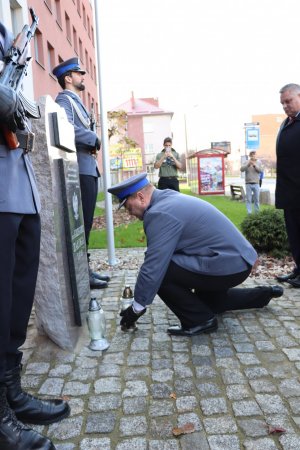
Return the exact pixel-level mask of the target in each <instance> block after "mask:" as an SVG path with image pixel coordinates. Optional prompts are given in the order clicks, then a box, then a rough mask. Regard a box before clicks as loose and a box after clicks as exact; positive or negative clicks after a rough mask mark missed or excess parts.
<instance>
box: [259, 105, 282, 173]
mask: <svg viewBox="0 0 300 450" xmlns="http://www.w3.org/2000/svg"><path fill="white" fill-rule="evenodd" d="M285 118H286V115H285V114H284V113H282V114H255V115H253V116H252V122H259V128H260V148H259V149H258V150H257V154H258V156H259V158H260V159H261V160H263V161H264V162H265V163H266V164H267V165H269V166H270V167H275V162H276V137H277V134H278V130H279V127H280V124H281V123H282V122H283V120H284V119H285Z"/></svg>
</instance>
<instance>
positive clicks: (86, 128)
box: [53, 57, 110, 289]
mask: <svg viewBox="0 0 300 450" xmlns="http://www.w3.org/2000/svg"><path fill="white" fill-rule="evenodd" d="M53 75H55V76H56V77H57V80H58V82H59V84H60V86H61V87H62V89H63V91H62V92H60V93H59V94H58V96H57V97H56V99H55V101H56V103H58V104H59V105H60V106H61V107H62V108H64V109H65V111H66V114H67V117H68V120H69V122H70V123H71V124H72V125H73V126H74V131H75V146H76V151H77V160H78V167H79V178H80V190H81V201H82V210H83V220H84V230H85V239H86V246H87V249H88V245H89V236H90V232H91V229H92V226H93V219H94V211H95V207H96V201H97V193H98V177H100V172H99V169H98V165H97V158H96V155H97V151H98V150H100V145H101V144H100V139H99V138H98V136H97V134H96V132H95V131H94V130H92V129H91V128H92V127H91V122H90V114H89V112H88V111H87V110H86V108H85V106H84V104H83V103H82V100H81V98H80V96H79V94H80V92H82V91H84V89H85V85H84V75H85V71H84V70H82V69H81V68H80V62H79V59H78V58H76V57H75V58H70V59H68V60H66V61H64V62H62V63H61V64H59V65H58V66H56V67H55V68H54V69H53ZM87 257H88V263H90V254H89V253H88V254H87ZM89 277H90V287H91V289H103V288H106V287H107V283H108V281H109V280H110V278H109V276H107V275H102V274H100V273H98V272H93V271H92V269H91V268H90V267H89Z"/></svg>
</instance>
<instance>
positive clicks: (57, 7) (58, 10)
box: [55, 0, 62, 27]
mask: <svg viewBox="0 0 300 450" xmlns="http://www.w3.org/2000/svg"><path fill="white" fill-rule="evenodd" d="M55 14H56V22H57V23H58V25H59V26H60V27H61V25H62V23H61V7H60V0H55Z"/></svg>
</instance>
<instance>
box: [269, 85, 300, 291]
mask: <svg viewBox="0 0 300 450" xmlns="http://www.w3.org/2000/svg"><path fill="white" fill-rule="evenodd" d="M279 92H280V102H281V104H282V106H283V109H284V112H285V113H286V115H287V118H286V119H285V120H284V121H283V123H282V124H281V127H280V129H279V133H278V137H277V146H276V154H277V178H276V191H275V206H276V208H278V209H283V211H284V219H285V225H286V231H287V235H288V240H289V244H290V247H291V252H292V255H293V259H294V262H295V267H294V270H293V271H292V273H289V274H287V275H283V276H278V277H276V278H277V280H278V281H281V282H283V281H285V282H287V283H289V284H290V285H292V286H293V287H295V288H300V149H299V142H300V114H299V112H300V85H298V84H293V83H292V84H287V85H286V86H284V87H283V88H281V89H280V91H279Z"/></svg>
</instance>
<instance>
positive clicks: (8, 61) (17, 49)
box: [0, 8, 40, 149]
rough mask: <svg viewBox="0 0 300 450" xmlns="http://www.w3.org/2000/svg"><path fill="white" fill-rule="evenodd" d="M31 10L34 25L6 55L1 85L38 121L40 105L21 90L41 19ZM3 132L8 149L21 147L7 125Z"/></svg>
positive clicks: (23, 32)
mask: <svg viewBox="0 0 300 450" xmlns="http://www.w3.org/2000/svg"><path fill="white" fill-rule="evenodd" d="M29 10H30V15H31V18H32V24H31V26H29V25H24V27H23V29H22V31H21V32H20V33H19V34H18V36H17V37H16V39H15V40H14V42H13V43H12V46H11V47H10V48H9V49H8V51H7V53H6V54H5V55H4V64H5V67H4V69H3V71H2V73H1V74H0V84H2V85H4V86H6V87H9V88H11V89H12V90H14V91H15V92H16V93H17V94H18V96H19V99H20V101H21V102H22V104H23V106H24V109H25V111H26V115H27V116H28V117H32V118H34V119H38V118H39V117H40V111H39V107H38V105H37V104H36V103H35V102H32V101H30V100H29V99H27V98H26V97H25V96H24V95H23V93H22V92H21V90H20V89H21V86H22V80H23V78H24V76H25V75H27V67H28V64H29V61H30V60H31V56H27V54H28V53H27V52H28V44H29V42H30V40H31V38H32V37H33V36H34V33H35V31H36V28H37V25H38V21H39V18H38V17H37V16H36V15H35V13H34V10H33V9H32V8H30V9H29ZM2 131H3V134H4V138H5V141H6V143H7V145H8V147H9V148H10V149H15V148H17V147H18V146H19V142H18V139H17V136H16V134H15V133H14V132H13V131H11V130H9V128H8V127H7V126H5V125H4V126H2Z"/></svg>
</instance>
